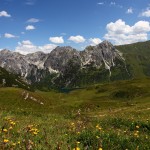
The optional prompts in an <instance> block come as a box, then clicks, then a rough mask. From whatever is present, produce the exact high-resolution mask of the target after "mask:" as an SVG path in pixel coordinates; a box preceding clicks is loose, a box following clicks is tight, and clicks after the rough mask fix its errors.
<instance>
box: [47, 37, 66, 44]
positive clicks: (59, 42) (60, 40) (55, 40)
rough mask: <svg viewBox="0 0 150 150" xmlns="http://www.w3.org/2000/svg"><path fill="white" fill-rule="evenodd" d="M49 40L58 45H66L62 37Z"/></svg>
mask: <svg viewBox="0 0 150 150" xmlns="http://www.w3.org/2000/svg"><path fill="white" fill-rule="evenodd" d="M49 40H50V41H51V42H53V43H57V44H63V43H64V39H63V37H62V36H60V37H50V38H49Z"/></svg>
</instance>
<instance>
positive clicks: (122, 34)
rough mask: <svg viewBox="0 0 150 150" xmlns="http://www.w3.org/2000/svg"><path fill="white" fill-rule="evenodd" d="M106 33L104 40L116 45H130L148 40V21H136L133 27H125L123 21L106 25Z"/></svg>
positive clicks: (149, 27) (149, 28) (149, 24)
mask: <svg viewBox="0 0 150 150" xmlns="http://www.w3.org/2000/svg"><path fill="white" fill-rule="evenodd" d="M106 29H107V31H108V33H107V34H105V36H104V38H105V39H107V40H110V41H112V42H114V43H115V44H116V45H120V44H130V43H134V42H139V41H145V40H148V32H150V23H149V22H148V21H138V22H137V23H135V24H134V25H133V26H129V25H127V24H126V23H125V22H124V21H123V20H121V19H119V20H117V21H116V22H114V23H113V22H111V23H109V24H107V26H106Z"/></svg>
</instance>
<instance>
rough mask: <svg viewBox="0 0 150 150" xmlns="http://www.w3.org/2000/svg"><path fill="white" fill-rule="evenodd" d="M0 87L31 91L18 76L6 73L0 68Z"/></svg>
mask: <svg viewBox="0 0 150 150" xmlns="http://www.w3.org/2000/svg"><path fill="white" fill-rule="evenodd" d="M0 87H19V88H23V89H26V90H33V89H32V88H31V86H30V85H28V84H27V83H25V81H23V80H22V79H21V78H19V76H17V75H15V74H12V73H10V72H8V71H6V70H5V69H4V68H1V67H0Z"/></svg>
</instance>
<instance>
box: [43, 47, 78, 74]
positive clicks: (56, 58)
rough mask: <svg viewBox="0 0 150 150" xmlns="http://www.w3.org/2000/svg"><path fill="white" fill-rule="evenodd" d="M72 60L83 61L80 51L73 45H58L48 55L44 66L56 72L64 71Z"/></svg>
mask: <svg viewBox="0 0 150 150" xmlns="http://www.w3.org/2000/svg"><path fill="white" fill-rule="evenodd" d="M70 60H77V61H78V63H81V56H80V52H79V51H77V50H76V49H73V48H72V47H69V46H68V47H56V48H55V49H54V50H53V51H52V52H51V53H50V54H49V56H48V58H47V60H46V61H45V64H44V66H45V67H47V68H49V70H51V69H53V70H54V71H56V72H63V70H64V69H65V67H66V66H67V64H68V62H69V61H70Z"/></svg>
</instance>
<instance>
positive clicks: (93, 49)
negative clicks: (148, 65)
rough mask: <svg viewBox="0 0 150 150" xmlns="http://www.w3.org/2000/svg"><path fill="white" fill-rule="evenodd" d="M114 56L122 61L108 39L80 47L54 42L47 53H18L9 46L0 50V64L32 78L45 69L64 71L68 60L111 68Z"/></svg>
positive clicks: (39, 75)
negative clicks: (83, 47) (8, 48)
mask: <svg viewBox="0 0 150 150" xmlns="http://www.w3.org/2000/svg"><path fill="white" fill-rule="evenodd" d="M116 59H119V60H121V61H124V59H123V57H122V55H121V53H120V52H119V51H118V50H117V49H116V48H115V47H114V46H113V45H112V44H111V43H110V42H108V41H103V42H102V43H100V44H98V45H96V46H88V47H86V48H85V50H83V51H78V50H76V49H74V48H72V47H70V46H64V47H60V46H58V47H56V48H55V49H54V50H52V51H51V52H50V53H49V54H45V53H43V52H35V53H31V54H27V55H21V54H19V53H16V52H13V51H9V50H2V51H0V66H2V67H3V68H5V69H6V70H8V71H10V72H13V73H16V74H19V75H21V76H22V77H24V78H26V79H28V80H32V79H33V78H34V82H36V81H40V79H41V78H44V76H45V74H47V71H49V73H54V72H55V73H64V71H65V72H66V70H67V68H68V67H69V65H70V63H73V64H71V65H72V66H80V68H81V69H83V68H86V66H87V65H89V64H93V65H94V66H95V67H96V68H101V66H105V69H107V70H109V71H110V72H111V67H114V66H115V60H116ZM31 82H32V81H31Z"/></svg>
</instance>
